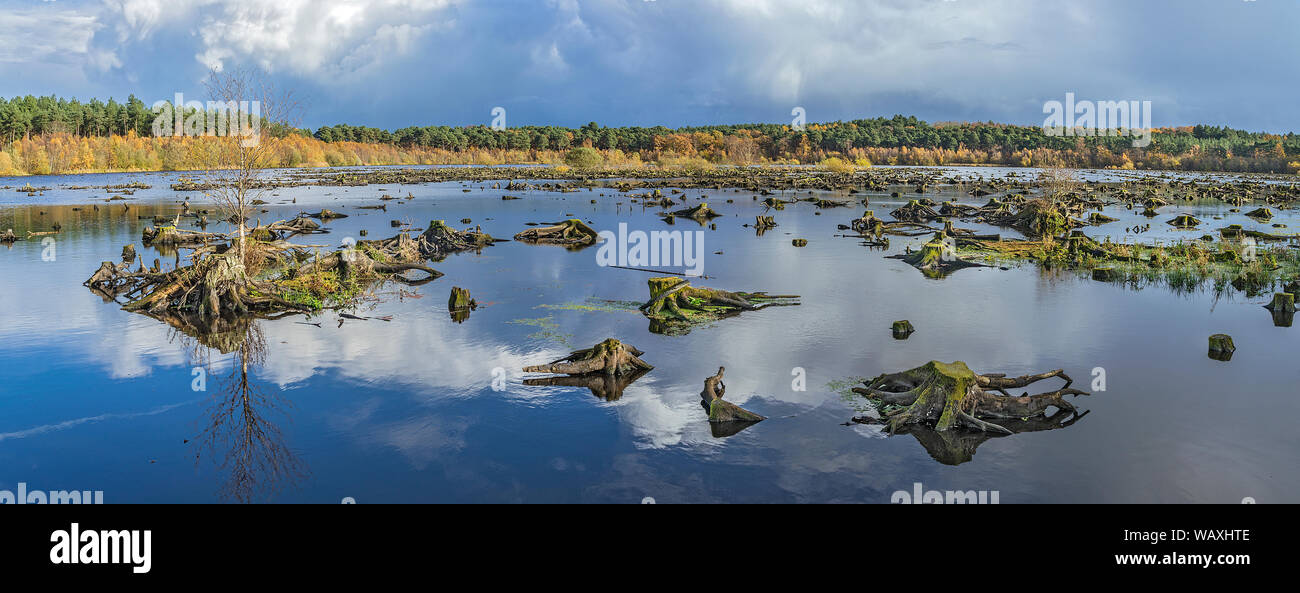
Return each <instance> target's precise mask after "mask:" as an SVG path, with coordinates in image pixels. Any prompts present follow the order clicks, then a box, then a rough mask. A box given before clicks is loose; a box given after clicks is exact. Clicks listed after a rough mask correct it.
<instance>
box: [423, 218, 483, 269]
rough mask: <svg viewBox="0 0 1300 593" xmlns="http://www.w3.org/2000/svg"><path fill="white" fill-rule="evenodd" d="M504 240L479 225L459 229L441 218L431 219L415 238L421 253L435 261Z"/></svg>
mask: <svg viewBox="0 0 1300 593" xmlns="http://www.w3.org/2000/svg"><path fill="white" fill-rule="evenodd" d="M504 240H505V239H495V238H493V237H492V235H489V234H487V233H484V232H483V231H482V229H480V228H479V227H475V228H474V230H472V231H471V230H464V231H458V230H456V229H453V228H451V227H449V226H447V224H446V223H445V222H443V221H441V220H433V221H430V222H429V226H428V227H427V228H425V229H424V232H423V233H420V236H419V237H417V238H416V239H415V241H416V243H417V246H418V247H419V250H420V254H421V255H422V256H424V257H425V258H428V259H431V260H434V261H442V259H443V258H445V257H447V256H448V255H450V254H452V253H459V252H461V251H471V250H472V251H478V250H480V249H482V248H484V247H487V246H489V245H492V244H494V243H498V242H500V241H504Z"/></svg>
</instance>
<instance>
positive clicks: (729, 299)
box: [640, 277, 799, 323]
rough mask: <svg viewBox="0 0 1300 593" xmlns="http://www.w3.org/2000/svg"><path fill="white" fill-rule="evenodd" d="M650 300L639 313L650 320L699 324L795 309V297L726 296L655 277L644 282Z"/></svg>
mask: <svg viewBox="0 0 1300 593" xmlns="http://www.w3.org/2000/svg"><path fill="white" fill-rule="evenodd" d="M647 284H648V285H649V287H650V300H648V301H646V302H645V303H644V304H643V305H641V307H640V310H641V312H642V313H644V314H645V316H646V317H649V318H651V319H652V320H660V321H671V322H686V323H701V322H706V321H711V320H713V319H717V318H719V317H721V316H723V315H726V314H728V313H735V312H740V311H757V310H759V309H762V308H764V307H770V306H773V305H797V304H799V303H798V302H795V299H798V298H799V296H798V295H769V294H767V293H765V292H729V291H726V290H718V289H714V288H696V287H694V286H691V284H690V282H688V281H687V280H686V279H685V278H679V277H656V278H651V279H649V281H648V282H647Z"/></svg>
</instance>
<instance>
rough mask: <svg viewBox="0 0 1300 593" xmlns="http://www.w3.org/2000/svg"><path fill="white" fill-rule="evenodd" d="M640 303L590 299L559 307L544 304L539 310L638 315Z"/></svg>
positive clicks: (559, 305)
mask: <svg viewBox="0 0 1300 593" xmlns="http://www.w3.org/2000/svg"><path fill="white" fill-rule="evenodd" d="M640 306H641V302H640V301H615V300H609V299H598V298H594V297H588V298H587V300H586V301H585V302H582V303H561V304H558V305H551V304H542V305H538V306H537V308H539V309H554V310H559V311H599V312H607V313H637V312H639V311H638V309H637V308H638V307H640Z"/></svg>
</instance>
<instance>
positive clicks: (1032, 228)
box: [981, 200, 1084, 238]
mask: <svg viewBox="0 0 1300 593" xmlns="http://www.w3.org/2000/svg"><path fill="white" fill-rule="evenodd" d="M1062 210H1063V208H1062V206H1061V205H1059V204H1056V203H1053V202H1048V201H1047V200H1029V201H1027V202H1025V203H1024V204H1023V205H1022V206H1021V207H1020V208H1019V209H1018V210H1016V211H1015V213H1008V212H1006V211H1004V210H1003V211H999V212H998V213H991V214H984V215H982V216H981V219H982V220H983V221H984V222H987V223H988V224H992V225H995V226H1004V227H1010V228H1013V229H1016V230H1017V231H1020V232H1021V233H1023V234H1024V235H1025V236H1026V237H1030V238H1039V237H1054V236H1057V235H1061V234H1064V233H1065V232H1066V231H1068V230H1071V229H1075V228H1078V227H1081V226H1083V225H1084V223H1082V222H1080V221H1078V220H1075V219H1074V218H1071V217H1070V216H1068V215H1067V214H1066V213H1064V212H1063V211H1062Z"/></svg>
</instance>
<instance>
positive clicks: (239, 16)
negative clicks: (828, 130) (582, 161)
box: [0, 0, 1300, 132]
mask: <svg viewBox="0 0 1300 593" xmlns="http://www.w3.org/2000/svg"><path fill="white" fill-rule="evenodd" d="M1298 24H1300V2H1296V1H1295V0H1068V1H1066V0H1062V1H1056V0H878V1H866V0H859V1H855V0H531V1H524V0H0V31H3V35H0V96H4V97H13V96H17V95H27V94H34V95H58V96H62V97H76V98H79V99H83V100H85V99H89V98H100V99H107V98H108V97H114V98H117V99H118V100H123V99H125V98H126V97H127V96H128V95H130V94H134V95H136V96H137V97H138V98H140V99H141V100H143V101H144V102H145V103H146V104H152V103H154V102H155V101H159V100H163V99H171V98H172V97H173V96H174V95H175V94H176V93H178V92H179V93H184V94H185V95H186V98H187V100H188V99H190V98H195V99H206V97H205V96H204V85H203V81H204V79H205V77H207V76H209V72H210V71H211V70H212V69H214V68H218V69H233V68H242V69H250V68H251V69H256V70H258V71H262V72H265V73H266V75H267V76H268V77H270V78H271V79H273V80H274V81H275V82H276V84H277V86H278V87H279V88H281V89H292V91H293V92H294V96H295V97H296V98H297V99H298V100H299V101H300V105H301V110H300V122H299V123H300V125H302V126H304V127H311V128H315V127H318V126H321V125H332V124H336V123H348V124H352V125H367V126H376V127H382V128H388V129H396V128H401V127H405V126H410V125H474V124H490V123H491V121H492V110H493V108H495V107H502V108H505V110H506V124H507V125H509V126H518V125H563V126H574V127H576V126H581V125H583V124H586V123H587V122H590V121H595V122H598V123H600V124H602V125H609V126H624V125H639V126H653V125H666V126H669V127H678V126H686V125H705V124H724V123H753V122H771V123H790V122H791V121H792V119H793V118H792V115H791V112H792V110H794V109H795V108H796V107H801V108H803V110H804V112H805V113H806V119H807V121H809V122H818V121H834V120H848V119H857V118H865V117H878V116H883V117H889V116H892V115H894V114H904V115H915V116H917V117H919V118H921V119H925V120H929V121H932V122H937V121H997V122H1005V123H1016V124H1023V125H1042V124H1043V121H1044V119H1045V117H1046V116H1045V114H1044V112H1043V105H1044V103H1045V102H1047V101H1053V100H1055V101H1064V100H1065V95H1066V93H1074V95H1075V97H1076V99H1078V100H1092V101H1109V100H1115V101H1119V100H1123V101H1151V105H1152V109H1151V119H1152V121H1151V122H1149V123H1150V124H1152V125H1154V126H1171V125H1191V124H1196V123H1206V124H1213V125H1228V126H1231V127H1234V128H1243V129H1248V130H1252V131H1270V132H1286V131H1300V106H1298V105H1297V103H1296V101H1295V100H1294V98H1293V97H1295V96H1296V93H1297V91H1298V90H1300V88H1298V87H1300V59H1297V58H1298V57H1300V35H1297V34H1296V30H1297V25H1298Z"/></svg>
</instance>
